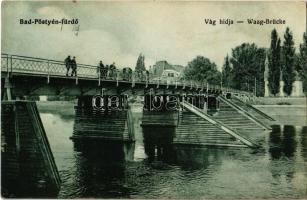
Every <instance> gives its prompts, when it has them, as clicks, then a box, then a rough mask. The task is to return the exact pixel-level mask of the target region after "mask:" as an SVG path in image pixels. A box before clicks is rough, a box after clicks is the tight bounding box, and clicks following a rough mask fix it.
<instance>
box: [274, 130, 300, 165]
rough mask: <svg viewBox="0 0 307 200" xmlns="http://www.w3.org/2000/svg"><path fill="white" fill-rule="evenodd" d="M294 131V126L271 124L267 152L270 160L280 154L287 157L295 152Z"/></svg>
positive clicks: (277, 157) (290, 156)
mask: <svg viewBox="0 0 307 200" xmlns="http://www.w3.org/2000/svg"><path fill="white" fill-rule="evenodd" d="M296 147H297V142H296V132H295V127H294V126H289V125H285V126H279V125H274V126H272V132H271V133H270V138H269V152H270V155H271V158H272V160H275V159H277V160H278V159H280V158H281V157H282V156H285V157H287V158H288V159H290V158H292V157H293V156H294V153H295V152H296V149H297V148H296Z"/></svg>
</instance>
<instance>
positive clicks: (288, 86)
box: [282, 27, 295, 96]
mask: <svg viewBox="0 0 307 200" xmlns="http://www.w3.org/2000/svg"><path fill="white" fill-rule="evenodd" d="M284 39H285V40H284V43H283V47H282V58H283V60H282V61H283V62H282V79H283V81H284V88H283V90H284V92H285V93H286V94H287V95H288V96H290V95H291V92H292V85H293V82H294V81H295V71H294V70H295V69H294V62H295V48H294V42H293V36H292V33H291V31H290V29H289V27H287V29H286V32H285V34H284Z"/></svg>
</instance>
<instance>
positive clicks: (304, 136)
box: [301, 126, 307, 162]
mask: <svg viewBox="0 0 307 200" xmlns="http://www.w3.org/2000/svg"><path fill="white" fill-rule="evenodd" d="M301 145H302V155H303V158H304V160H305V161H306V162H307V126H304V127H303V128H302V132H301Z"/></svg>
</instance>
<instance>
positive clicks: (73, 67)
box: [71, 56, 77, 76]
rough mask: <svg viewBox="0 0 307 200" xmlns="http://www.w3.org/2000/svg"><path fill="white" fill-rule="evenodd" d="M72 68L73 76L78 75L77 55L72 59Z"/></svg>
mask: <svg viewBox="0 0 307 200" xmlns="http://www.w3.org/2000/svg"><path fill="white" fill-rule="evenodd" d="M71 68H72V72H71V76H73V75H75V76H77V62H76V57H75V56H74V57H73V59H72V60H71Z"/></svg>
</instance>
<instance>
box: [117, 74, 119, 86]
mask: <svg viewBox="0 0 307 200" xmlns="http://www.w3.org/2000/svg"><path fill="white" fill-rule="evenodd" d="M118 74H119V73H118V71H116V87H118Z"/></svg>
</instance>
